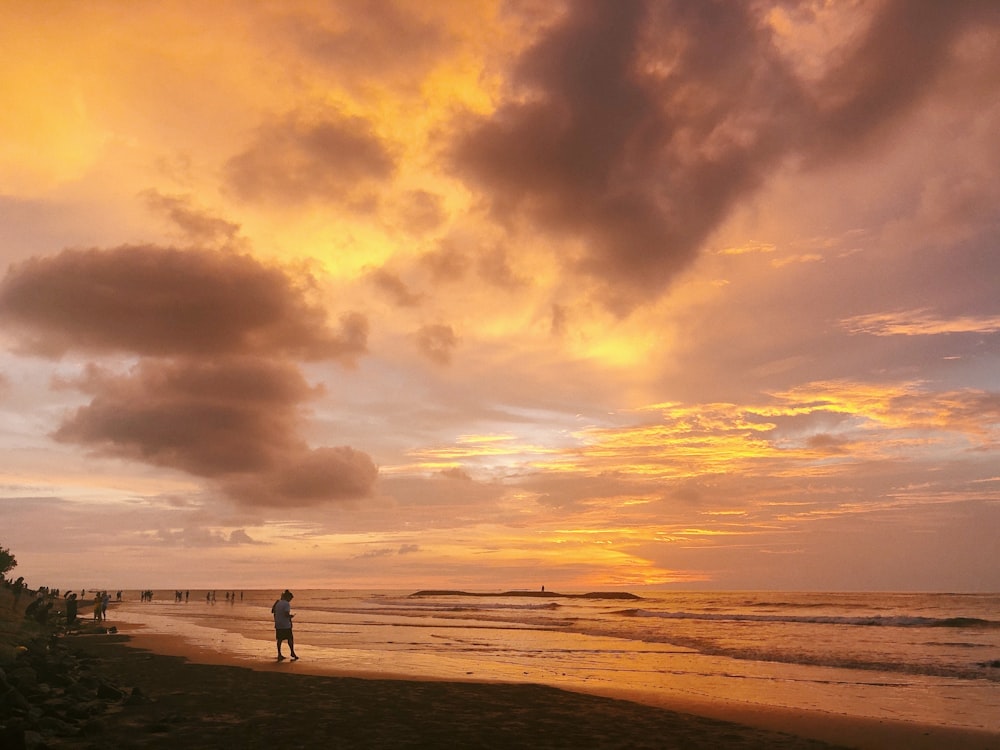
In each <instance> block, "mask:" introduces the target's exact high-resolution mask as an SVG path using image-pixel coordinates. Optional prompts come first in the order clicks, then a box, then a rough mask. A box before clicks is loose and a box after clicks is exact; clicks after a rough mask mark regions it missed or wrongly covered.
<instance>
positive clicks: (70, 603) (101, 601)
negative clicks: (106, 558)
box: [4, 578, 544, 661]
mask: <svg viewBox="0 0 1000 750" xmlns="http://www.w3.org/2000/svg"><path fill="white" fill-rule="evenodd" d="M4 583H5V584H6V585H7V586H9V587H10V588H11V589H12V590H13V594H14V598H13V604H14V606H15V607H16V606H17V603H18V601H19V600H20V598H21V594H22V592H24V591H27V590H29V589H28V586H27V584H26V583H25V582H24V579H23V578H18V579H17V580H15V581H4ZM542 590H543V591H544V588H543V589H542ZM86 595H87V592H86V589H84V590H82V591H81V592H80V599H84V598H86ZM190 595H191V592H190V591H183V592H181V591H179V590H177V591H175V592H174V601H175V602H180V601H184V602H187V601H188V600H189V598H190ZM58 597H59V589H49V588H47V587H45V586H42V587H39V589H38V591H37V593H36V596H35V599H34V600H33V601H32V602H31V603H30V604H29V605H28V606H27V607H26V608H25V610H24V616H25V617H31V618H33V619H35V620H37V621H38V622H40V623H45V622H47V621H48V617H49V614H50V613H51V611H52V607H53V603H54V600H55V599H57V598H58ZM225 597H226V601H227V602H229V603H230V604H234V603H235V602H236V592H235V591H227V592H226V594H225ZM293 597H294V594H292V592H291V591H289V590H288V589H285V590H284V591H283V592H282V593H281V596H280V597H279V598H278V599H277V601H275V602H274V604H273V605H272V606H271V614H272V615H273V617H274V637H275V643H276V645H277V649H278V661H284V660H285V655H284V653H283V649H282V646H283V645H284V644H285V643H288V652H289V657H290V658H291V660H292V661H297V660H298V658H299V656H298V654H296V653H295V636H294V634H293V632H292V619H293V618H294V617H295V615H293V614H292V611H291V609H292V604H291V602H292V599H293ZM139 598H140V600H141V601H143V602H151V601H152V600H153V591H152V589H147V590H145V591H141V592H140V593H139ZM63 599H64V600H65V612H66V624H67V625H73V624H75V622H76V620H77V617H78V616H79V599H77V595H76V592H72V591H67V592H66V593H65V594H64V595H63ZM115 600H116V601H119V602H120V601H122V592H121V591H118V592H116V594H115ZM239 600H240V601H241V602H242V601H243V592H242V591H241V592H239ZM205 601H206V602H207V603H209V604H214V603H215V601H216V592H215V591H208V592H206V593H205ZM110 602H111V595H110V594H109V593H108V592H107V591H96V592H94V607H93V621H94V622H105V621H107V619H108V604H109V603H110Z"/></svg>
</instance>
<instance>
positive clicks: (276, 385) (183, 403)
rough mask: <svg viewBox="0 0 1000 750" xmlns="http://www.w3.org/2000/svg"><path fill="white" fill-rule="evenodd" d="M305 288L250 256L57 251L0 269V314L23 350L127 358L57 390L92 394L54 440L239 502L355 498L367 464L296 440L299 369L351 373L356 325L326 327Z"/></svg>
mask: <svg viewBox="0 0 1000 750" xmlns="http://www.w3.org/2000/svg"><path fill="white" fill-rule="evenodd" d="M308 291H309V290H308V289H307V288H306V287H305V286H302V285H301V284H299V283H297V282H296V281H295V280H293V279H292V278H291V277H290V276H288V275H287V274H285V273H284V272H283V271H281V270H280V269H275V268H270V267H267V266H264V265H262V264H260V263H258V262H257V261H256V260H254V259H252V258H250V257H249V256H241V255H235V254H229V253H217V252H205V251H193V250H190V251H179V250H173V249H169V248H159V247H123V248H116V249H113V250H67V251H64V252H62V253H60V254H58V255H55V256H51V257H47V258H35V259H32V260H29V261H26V262H24V263H22V264H20V265H17V266H14V267H12V268H11V270H10V271H9V272H8V274H7V277H6V278H5V279H4V281H3V283H2V284H0V319H2V320H3V321H4V323H5V325H6V326H7V327H8V329H13V331H14V332H15V333H16V334H17V335H18V336H19V337H20V342H21V344H22V346H23V347H24V348H25V349H27V350H29V351H32V352H35V353H40V354H46V355H61V354H64V353H66V352H68V351H75V352H83V353H86V354H91V355H103V354H122V353H124V354H128V355H139V360H138V362H137V364H135V365H134V366H133V367H132V368H131V369H130V370H129V371H128V372H126V373H112V372H108V371H106V370H103V369H102V368H100V367H99V366H97V365H94V364H91V365H89V366H88V367H87V368H85V370H84V373H83V374H82V375H81V376H80V377H78V378H76V379H73V380H63V381H61V382H57V383H56V384H55V385H56V386H57V387H64V388H66V387H69V388H75V389H77V390H79V391H81V392H83V393H85V394H87V395H88V396H89V397H90V402H89V403H88V404H87V405H85V406H83V407H80V408H79V409H77V410H76V411H75V412H73V413H72V414H69V415H67V416H66V418H65V419H64V420H63V423H62V424H61V425H60V427H59V428H58V429H57V430H56V431H55V432H54V433H53V437H54V438H55V439H56V440H58V441H60V442H64V443H74V444H77V445H81V446H85V447H87V448H89V449H91V450H93V451H94V452H95V453H96V454H98V455H102V456H110V457H114V458H120V459H125V460H133V461H141V462H143V463H147V464H151V465H154V466H161V467H167V468H171V469H176V470H179V471H183V472H186V473H188V474H191V475H193V476H197V477H202V478H205V479H208V480H210V481H212V482H213V483H215V484H216V485H217V486H219V487H220V488H222V490H223V492H224V493H226V494H227V495H228V496H229V497H230V498H231V499H233V500H234V501H236V502H237V503H241V504H244V505H253V506H262V505H271V506H304V505H316V504H319V503H322V502H326V501H331V500H344V499H347V498H361V497H366V496H368V495H370V494H371V489H372V486H373V484H374V482H375V479H376V477H377V473H378V470H377V467H376V466H375V464H374V463H373V461H372V459H371V458H370V457H369V456H367V455H366V454H364V453H362V452H360V451H356V450H354V449H352V448H348V447H336V448H328V447H320V448H312V447H310V446H308V445H307V444H306V442H305V440H303V439H302V437H301V436H300V430H301V428H302V424H303V414H302V412H301V405H302V404H303V403H304V402H305V401H307V400H309V399H311V398H313V397H315V396H316V395H317V394H318V389H317V388H314V387H312V386H310V385H309V384H308V383H307V382H306V381H305V379H304V377H303V375H302V372H301V370H300V369H299V367H298V366H297V364H296V360H298V359H305V360H313V361H316V360H324V359H325V360H331V359H332V360H339V361H340V362H341V363H343V364H346V365H350V364H352V363H353V361H354V359H355V358H356V357H357V356H359V355H360V354H362V353H363V352H364V351H365V346H366V340H367V322H366V320H365V319H364V318H363V317H362V316H360V315H357V314H347V315H345V316H344V317H343V318H342V319H341V321H340V327H339V330H337V331H335V330H333V329H331V328H330V327H329V326H328V325H327V323H326V316H325V313H324V312H323V310H322V309H321V308H319V307H318V306H314V305H313V304H311V303H310V302H309V301H308Z"/></svg>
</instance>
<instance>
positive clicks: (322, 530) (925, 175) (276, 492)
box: [0, 0, 1000, 591]
mask: <svg viewBox="0 0 1000 750" xmlns="http://www.w3.org/2000/svg"><path fill="white" fill-rule="evenodd" d="M0 96H2V101H3V107H2V108H0V456H2V461H0V546H5V547H9V548H10V549H11V550H12V551H13V552H14V554H15V555H16V557H17V559H18V561H19V565H18V567H17V569H16V570H15V572H14V573H15V575H23V576H25V577H26V578H27V580H28V582H29V584H31V585H33V586H37V585H50V586H56V587H63V588H68V587H74V588H82V587H111V588H135V587H143V588H144V587H157V588H159V587H166V588H173V587H181V588H185V587H187V588H192V589H194V588H205V587H209V588H215V587H218V588H219V589H224V588H247V589H249V588H256V587H278V586H280V587H284V586H289V587H292V588H295V587H298V588H305V587H336V588H364V587H384V588H393V589H407V588H412V587H419V588H427V587H435V588H436V587H447V588H465V589H477V590H484V589H486V590H490V589H496V588H536V587H539V586H541V585H543V584H544V585H546V587H547V588H549V589H556V590H558V589H566V590H570V589H586V590H592V589H600V588H605V589H612V588H614V589H619V588H621V589H630V590H641V589H642V588H644V587H657V588H664V589H670V588H686V589H690V588H699V589H795V590H806V589H836V590H862V589H864V590H944V591H997V590H1000V564H998V562H997V549H998V546H997V545H998V542H997V539H998V533H1000V244H998V243H1000V179H998V175H1000V137H998V133H1000V4H998V3H996V2H993V1H992V0H973V1H971V2H965V1H962V0H949V1H948V2H942V1H941V0H872V1H871V2H868V1H864V0H842V1H841V0H837V1H833V0H829V1H824V0H802V1H801V2H797V1H796V0H774V1H773V2H770V1H769V0H747V1H746V2H742V3H741V2H734V1H733V0H719V1H718V2H712V1H711V0H704V1H700V2H683V1H681V0H677V1H676V2H671V1H670V0H663V1H661V2H650V3H640V2H628V1H622V2H611V1H607V2H591V1H589V0H587V1H584V0H580V1H577V0H574V1H573V2H570V3H567V4H565V5H563V4H559V3H556V2H551V1H550V0H525V1H523V2H520V1H515V2H499V1H498V2H469V1H466V0H448V1H443V0H406V1H402V0H400V1H396V2H389V1H388V0H379V1H375V0H372V1H371V2H363V1H362V0H357V1H352V2H328V3H322V2H316V1H313V0H310V1H308V2H306V1H304V0H303V1H300V2H289V1H287V0H275V1H274V2H263V1H262V2H242V1H241V2H237V1H235V0H233V1H232V2H225V1H220V2H211V3H204V2H200V1H198V2H196V1H195V0H190V2H183V1H173V0H155V2H153V1H152V0H151V1H149V2H143V1H139V2H117V1H108V2H100V1H98V2H87V3H72V2H56V1H51V2H50V1H48V0H38V1H36V2H17V1H16V0H9V1H6V2H0Z"/></svg>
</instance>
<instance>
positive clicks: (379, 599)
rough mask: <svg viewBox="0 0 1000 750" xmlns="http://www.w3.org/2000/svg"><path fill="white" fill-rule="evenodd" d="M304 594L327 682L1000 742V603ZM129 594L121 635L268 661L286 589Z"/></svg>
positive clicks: (315, 652) (121, 608)
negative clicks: (408, 683) (878, 722)
mask: <svg viewBox="0 0 1000 750" xmlns="http://www.w3.org/2000/svg"><path fill="white" fill-rule="evenodd" d="M410 593H411V592H391V591H333V590H311V591H309V590H306V591H298V592H296V596H295V599H294V600H293V602H292V604H293V612H295V613H296V615H297V616H296V619H295V637H296V650H297V651H298V652H299V655H300V656H302V657H303V661H308V663H309V665H310V667H316V668H321V669H326V670H329V671H351V672H365V673H372V674H386V675H406V676H413V677H428V678H443V679H476V680H487V681H489V680H496V681H506V682H537V683H545V684H549V685H555V686H558V687H564V688H569V689H585V690H599V691H600V690H611V691H613V690H618V689H624V690H629V691H636V692H640V693H643V694H644V695H648V696H650V697H651V698H652V699H656V698H663V699H669V698H671V697H682V698H685V699H695V700H707V701H713V702H714V701H719V700H724V701H735V702H740V703H744V704H751V705H753V704H759V705H766V706H777V707H782V708H802V709H813V710H820V711H826V712H829V713H833V714H842V715H847V716H866V717H873V718H886V719H894V720H904V721H912V722H920V723H928V724H938V725H942V726H956V727H971V728H979V729H987V730H990V731H996V732H1000V621H998V613H1000V596H997V595H948V594H882V593H880V594H839V593H838V594H816V593H813V594H789V593H745V592H739V593H717V592H709V593H698V594H693V593H682V594H676V593H666V592H654V593H644V594H643V595H642V597H641V598H639V599H635V600H621V599H582V598H566V597H560V596H558V595H553V594H547V595H545V596H541V594H540V592H531V593H530V594H529V593H528V592H520V593H519V594H518V595H510V596H504V595H495V596H475V597H470V596H455V595H435V596H428V597H412V596H409V594H410ZM220 594H221V592H217V598H216V601H215V603H214V604H213V603H211V602H210V601H206V598H205V592H204V591H200V592H192V593H191V597H190V601H188V602H183V601H182V602H180V603H178V602H175V601H174V592H156V594H155V595H154V598H153V601H152V602H140V601H139V600H138V599H139V596H138V593H135V592H126V594H125V601H124V602H122V603H121V604H116V605H114V607H113V609H112V612H111V613H110V622H111V624H113V623H114V622H115V621H116V620H117V621H119V622H123V623H124V622H127V623H133V624H141V625H143V626H144V627H145V628H146V629H147V631H148V632H151V633H166V634H173V635H179V636H182V637H183V638H185V639H186V640H188V641H190V642H191V643H192V645H195V646H201V647H207V648H210V649H213V650H216V651H219V652H222V653H225V654H229V655H232V656H234V657H238V658H245V659H261V660H273V658H274V641H273V623H272V620H271V614H270V607H271V604H272V603H273V601H274V598H275V592H270V591H268V592H261V591H245V592H236V594H235V596H234V597H233V599H232V600H227V599H226V598H224V594H222V595H221V596H220Z"/></svg>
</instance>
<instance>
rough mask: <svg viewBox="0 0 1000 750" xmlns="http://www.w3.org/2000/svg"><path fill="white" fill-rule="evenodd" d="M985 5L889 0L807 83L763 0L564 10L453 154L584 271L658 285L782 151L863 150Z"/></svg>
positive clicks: (589, 4) (817, 155)
mask: <svg viewBox="0 0 1000 750" xmlns="http://www.w3.org/2000/svg"><path fill="white" fill-rule="evenodd" d="M987 7H988V4H983V3H976V2H969V3H963V2H955V3H941V2H936V1H935V0H922V1H921V2H909V0H890V2H887V3H885V4H883V5H880V6H879V9H878V11H877V15H876V16H875V17H874V18H873V19H872V20H871V23H870V25H869V27H868V30H867V32H866V33H865V34H863V35H862V37H861V38H860V39H859V40H857V41H856V43H855V44H854V45H852V46H851V47H850V48H849V49H848V50H846V51H845V52H844V54H843V58H842V60H841V62H840V63H839V64H830V65H829V66H828V68H827V70H826V71H825V74H824V76H823V77H822V79H821V80H820V81H819V82H818V84H816V85H815V86H813V87H812V88H810V89H809V90H806V89H805V88H804V84H803V83H802V81H801V79H800V78H799V77H797V75H796V71H795V70H794V61H793V60H791V59H790V58H787V57H783V56H782V55H781V54H780V52H779V50H778V47H777V46H776V44H775V40H774V38H773V36H772V32H771V31H770V30H769V28H768V26H767V25H766V24H765V23H764V19H763V18H761V17H759V16H757V15H755V13H757V12H758V11H757V8H756V6H755V5H754V4H752V3H744V4H739V3H733V2H710V1H708V0H706V2H698V3H691V2H682V1H680V0H677V1H676V2H661V3H648V4H647V3H642V2H615V3H612V2H603V1H602V0H580V1H579V2H573V3H569V4H568V6H567V12H566V14H565V16H564V17H563V18H562V19H561V20H560V21H559V22H558V23H557V24H556V25H554V26H553V27H552V28H551V29H549V30H548V31H547V32H545V33H544V34H543V35H542V36H541V38H540V39H539V41H538V42H536V43H535V44H534V45H533V46H531V47H530V48H529V49H528V50H527V51H526V52H525V53H524V54H523V56H522V57H521V59H520V60H519V61H518V63H517V66H516V68H515V70H514V73H513V76H512V80H511V92H510V93H511V95H510V98H509V100H508V101H507V103H505V104H503V105H502V106H500V107H499V108H498V109H497V111H496V112H494V113H493V114H492V115H491V116H489V117H479V118H475V117H473V118H470V119H469V120H467V121H466V122H464V123H462V124H460V126H459V128H460V131H459V133H460V134H459V135H458V136H457V138H456V141H455V142H454V143H453V144H452V147H451V152H450V153H451V159H452V165H453V167H454V168H455V170H456V171H457V172H458V173H459V174H460V175H462V176H463V178H465V179H467V180H468V181H470V182H472V183H474V184H475V185H477V186H478V187H480V188H481V189H482V190H484V191H485V192H486V193H487V195H488V197H489V200H490V205H491V207H492V211H493V213H494V215H495V216H496V217H497V218H498V219H500V220H501V221H504V222H508V221H509V222H510V223H511V226H513V220H514V219H515V218H517V217H519V216H526V217H528V218H529V219H530V220H532V221H533V222H534V226H535V228H536V229H537V228H540V229H542V230H546V231H548V232H551V233H554V234H558V235H562V236H565V237H568V238H577V239H581V240H583V245H584V250H583V251H582V255H581V256H579V257H573V258H567V263H569V264H571V265H573V266H574V267H575V268H577V269H578V270H582V271H584V272H586V273H589V274H592V275H594V276H596V277H598V278H602V279H606V280H608V281H609V282H610V284H611V285H612V286H614V285H616V284H620V285H621V286H620V289H621V290H622V291H624V292H626V293H627V292H628V291H640V292H649V293H656V292H658V291H659V290H661V289H662V288H663V287H664V285H665V284H666V283H667V282H669V280H670V279H671V278H672V277H673V276H674V275H675V274H676V273H677V272H678V271H679V270H681V269H682V268H684V267H685V266H686V265H687V264H689V263H690V262H691V261H692V260H693V259H694V257H695V255H696V254H697V252H698V249H699V247H700V246H701V244H702V243H703V242H704V241H705V240H706V238H707V237H708V235H709V234H710V233H711V232H712V231H713V230H714V229H715V228H716V227H717V226H718V225H719V224H720V223H721V221H722V220H723V219H724V218H725V217H726V215H727V213H728V212H729V210H730V209H731V207H732V206H733V205H734V203H735V202H736V201H737V200H738V199H740V198H743V197H745V196H747V195H749V194H750V193H752V191H753V190H754V189H756V188H757V187H758V186H759V185H760V184H761V183H762V181H763V180H764V178H765V177H766V175H767V174H768V172H769V170H771V169H773V168H774V167H775V166H777V164H778V163H779V162H780V160H782V159H783V158H784V157H786V156H791V155H801V156H804V157H805V158H806V160H807V161H808V160H810V159H812V161H814V162H818V161H825V160H829V159H834V158H839V157H841V156H844V155H847V154H853V153H854V152H856V150H857V148H858V146H859V144H862V143H864V142H865V141H866V139H868V138H869V137H871V136H872V135H874V134H877V133H880V132H882V131H883V128H884V126H886V125H889V124H891V123H892V122H893V121H894V120H895V119H897V118H899V117H901V116H902V115H903V114H905V113H906V112H907V111H909V109H910V108H911V106H912V105H913V104H914V103H915V102H917V101H918V100H919V99H920V98H921V96H922V95H923V94H925V93H926V92H927V90H928V84H929V83H930V82H931V81H932V80H933V79H934V77H935V76H936V75H937V73H938V72H939V71H940V69H941V67H942V66H943V65H945V64H946V63H947V62H948V54H949V51H950V50H951V48H952V46H953V43H954V41H955V39H956V36H957V34H958V33H959V32H960V31H961V30H963V29H964V28H966V27H967V25H968V24H969V23H970V22H974V21H976V20H978V19H979V18H981V17H982V16H983V15H984V14H985V13H986V10H985V8H987ZM609 301H611V302H616V303H617V304H619V305H623V306H626V307H627V306H628V304H629V302H628V301H627V300H622V299H620V298H619V299H615V298H614V297H613V296H612V298H611V299H610V300H609Z"/></svg>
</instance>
